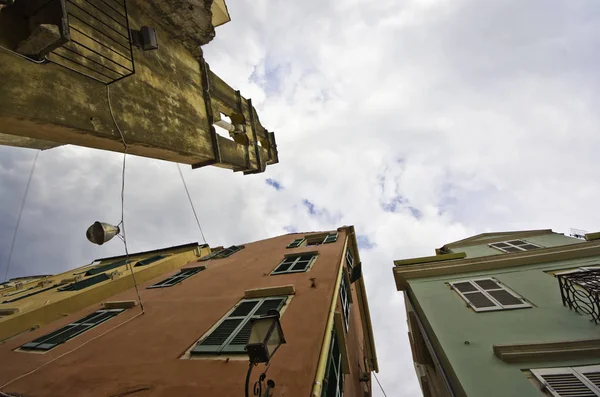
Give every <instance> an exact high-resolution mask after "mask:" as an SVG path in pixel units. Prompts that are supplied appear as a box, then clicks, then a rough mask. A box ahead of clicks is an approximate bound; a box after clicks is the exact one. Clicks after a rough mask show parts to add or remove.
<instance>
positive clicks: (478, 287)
mask: <svg viewBox="0 0 600 397" xmlns="http://www.w3.org/2000/svg"><path fill="white" fill-rule="evenodd" d="M450 285H451V287H452V288H453V289H454V290H455V291H456V292H458V294H459V295H460V296H461V297H462V298H463V299H464V300H465V301H466V302H467V303H468V304H469V305H470V306H471V307H472V308H473V310H475V311H477V312H480V311H492V310H507V309H517V308H525V307H531V305H530V304H529V303H528V302H526V301H525V300H524V299H523V298H521V297H520V296H518V295H516V294H515V293H514V292H512V291H509V290H508V289H507V288H506V287H504V286H503V285H501V284H500V283H498V282H497V281H496V280H494V279H492V278H483V279H474V280H460V281H455V282H452V283H450Z"/></svg>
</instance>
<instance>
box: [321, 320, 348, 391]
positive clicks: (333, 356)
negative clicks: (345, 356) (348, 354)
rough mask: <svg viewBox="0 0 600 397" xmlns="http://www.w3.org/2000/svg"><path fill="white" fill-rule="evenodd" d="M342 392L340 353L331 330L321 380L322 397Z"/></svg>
mask: <svg viewBox="0 0 600 397" xmlns="http://www.w3.org/2000/svg"><path fill="white" fill-rule="evenodd" d="M343 394H344V374H343V373H342V353H341V351H340V345H339V342H338V338H337V336H336V333H335V329H334V330H333V335H332V336H331V346H330V347H329V358H328V359H327V368H326V370H325V379H324V380H323V397H341V396H342V395H343Z"/></svg>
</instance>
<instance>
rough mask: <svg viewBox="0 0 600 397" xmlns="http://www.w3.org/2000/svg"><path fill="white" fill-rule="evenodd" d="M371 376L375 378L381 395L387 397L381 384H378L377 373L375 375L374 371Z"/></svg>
mask: <svg viewBox="0 0 600 397" xmlns="http://www.w3.org/2000/svg"><path fill="white" fill-rule="evenodd" d="M373 376H374V377H375V380H376V381H377V384H378V385H379V388H380V389H381V392H382V393H383V395H384V396H385V397H387V394H385V390H383V386H381V383H380V382H379V379H378V378H377V373H375V371H373Z"/></svg>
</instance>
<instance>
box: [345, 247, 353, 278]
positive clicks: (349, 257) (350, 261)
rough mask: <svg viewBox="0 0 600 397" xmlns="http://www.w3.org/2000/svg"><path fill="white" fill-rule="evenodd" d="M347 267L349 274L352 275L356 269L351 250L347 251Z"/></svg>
mask: <svg viewBox="0 0 600 397" xmlns="http://www.w3.org/2000/svg"><path fill="white" fill-rule="evenodd" d="M346 267H348V274H352V268H353V267H354V257H353V256H352V252H350V250H349V249H348V250H346Z"/></svg>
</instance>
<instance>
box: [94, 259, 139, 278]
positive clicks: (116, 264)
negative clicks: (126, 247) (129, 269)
mask: <svg viewBox="0 0 600 397" xmlns="http://www.w3.org/2000/svg"><path fill="white" fill-rule="evenodd" d="M129 262H131V261H130V260H126V259H123V260H120V261H116V262H113V263H107V264H106V265H100V266H96V267H94V268H92V269H90V270H88V271H87V272H85V275H86V276H93V275H94V274H99V273H104V272H106V271H108V270H112V269H115V268H117V267H121V266H123V265H126V264H127V263H129Z"/></svg>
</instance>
